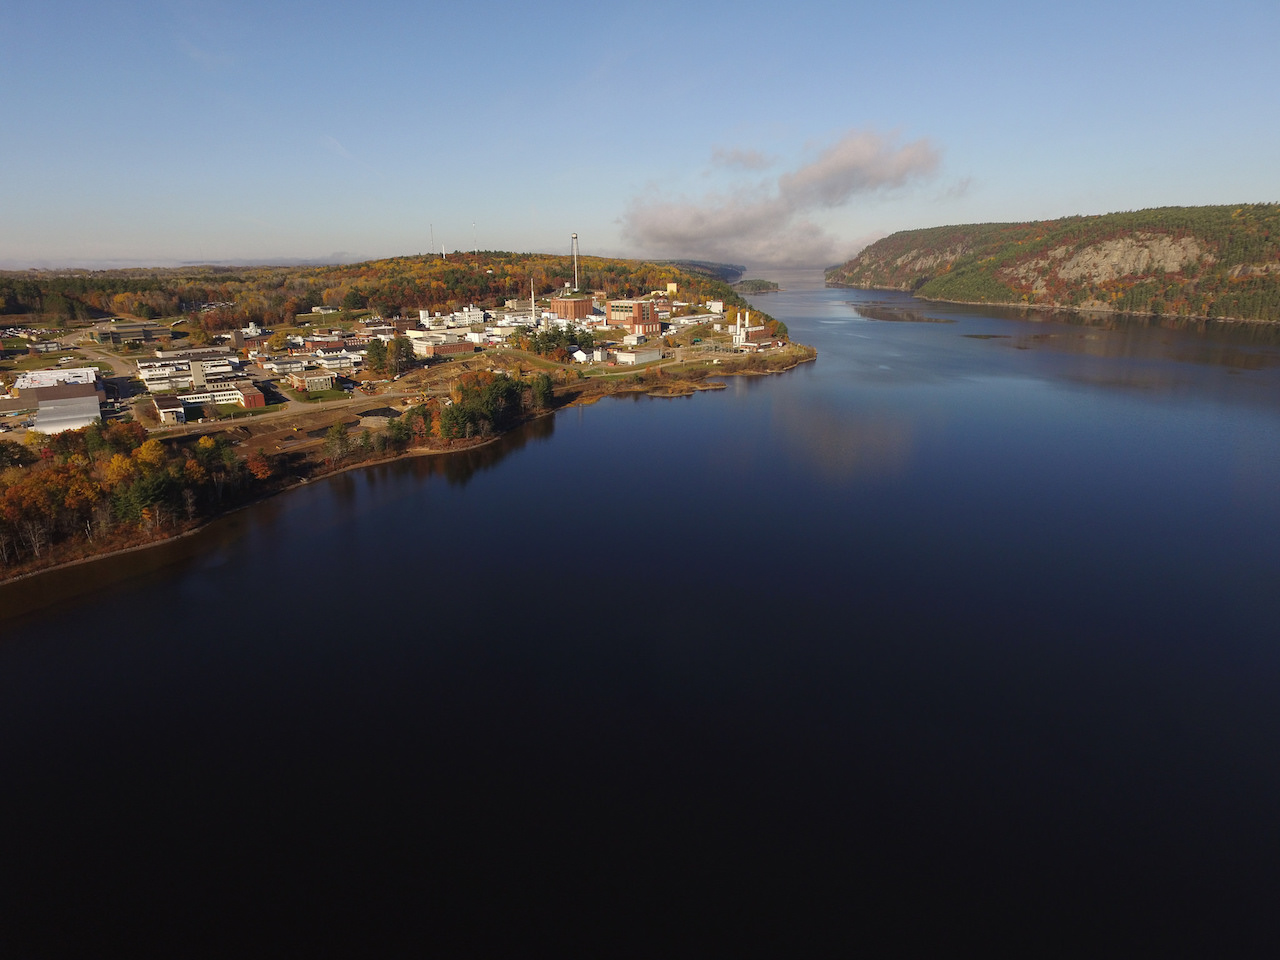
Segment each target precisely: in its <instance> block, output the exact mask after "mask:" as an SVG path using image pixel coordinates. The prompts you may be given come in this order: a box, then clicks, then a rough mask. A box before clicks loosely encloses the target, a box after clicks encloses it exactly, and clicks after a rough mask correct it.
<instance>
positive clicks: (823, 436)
mask: <svg viewBox="0 0 1280 960" xmlns="http://www.w3.org/2000/svg"><path fill="white" fill-rule="evenodd" d="M773 417H774V431H775V436H776V438H777V439H778V440H779V441H780V443H781V444H782V445H783V446H784V447H785V448H786V450H787V452H788V453H789V454H791V455H793V456H795V457H796V458H797V459H799V460H801V461H803V462H804V463H805V464H807V465H808V466H810V467H811V468H812V469H813V472H814V475H815V476H816V477H817V478H818V479H820V480H822V481H823V482H825V483H827V484H830V485H841V484H845V483H849V482H851V481H854V480H859V479H861V480H868V479H873V480H879V479H885V478H888V477H894V476H898V475H900V474H902V473H903V472H905V471H906V469H907V467H908V465H909V464H910V462H911V452H912V434H913V425H912V421H911V420H909V419H907V418H906V417H900V416H895V415H892V414H884V413H864V414H860V415H857V416H850V414H849V411H847V410H843V409H840V408H837V407H833V406H829V405H817V404H814V403H812V402H809V403H800V402H796V401H786V402H780V403H778V404H775V405H774V407H773Z"/></svg>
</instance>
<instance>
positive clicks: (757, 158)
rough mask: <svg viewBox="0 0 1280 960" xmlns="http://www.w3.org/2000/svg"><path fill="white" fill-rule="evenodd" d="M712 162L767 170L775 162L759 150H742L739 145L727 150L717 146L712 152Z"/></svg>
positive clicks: (719, 165) (720, 165) (745, 168)
mask: <svg viewBox="0 0 1280 960" xmlns="http://www.w3.org/2000/svg"><path fill="white" fill-rule="evenodd" d="M711 163H712V165H713V166H717V167H738V168H740V169H742V170H767V169H769V168H770V167H771V166H773V164H774V158H773V157H769V156H765V155H764V154H763V153H761V152H760V151H759V150H740V149H738V148H737V147H734V148H733V149H730V150H726V149H725V148H724V147H716V149H715V152H714V153H713V154H711Z"/></svg>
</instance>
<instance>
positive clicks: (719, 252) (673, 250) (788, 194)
mask: <svg viewBox="0 0 1280 960" xmlns="http://www.w3.org/2000/svg"><path fill="white" fill-rule="evenodd" d="M939 156H940V155H939V152H938V150H937V149H936V148H934V147H933V145H932V144H930V143H929V141H927V140H916V141H913V142H911V143H908V144H899V143H898V141H897V138H893V137H889V138H886V137H883V136H881V135H879V134H877V133H874V132H870V131H856V130H855V131H851V132H849V133H848V134H846V135H845V136H844V137H843V138H841V139H840V140H839V141H838V142H836V143H835V144H833V145H832V146H830V147H828V148H827V149H825V150H824V151H822V153H821V154H819V155H818V157H817V158H816V159H815V160H814V161H813V162H812V163H808V164H806V165H804V166H802V167H800V168H798V169H796V170H793V171H790V172H788V173H784V174H782V175H781V176H779V177H778V178H777V180H776V182H773V183H767V182H766V183H765V184H763V185H760V186H757V187H754V188H744V189H742V190H738V191H735V192H733V193H731V194H708V195H707V196H704V197H703V198H701V199H700V200H689V199H684V198H682V199H678V200H672V199H664V198H662V197H659V196H650V197H638V198H636V199H635V200H633V201H632V202H631V204H630V206H629V207H628V208H627V211H626V213H625V214H624V215H623V217H622V227H623V233H624V235H625V236H626V237H627V238H628V239H630V240H631V241H632V242H633V243H635V244H636V245H637V246H638V247H640V248H641V250H642V251H643V252H644V253H645V254H647V255H651V256H663V257H697V258H699V259H707V260H721V261H736V262H743V261H745V262H748V263H770V264H779V265H790V264H815V263H823V264H824V263H830V262H832V261H833V260H834V259H836V258H837V251H838V250H843V249H847V247H848V243H847V242H841V241H839V240H838V239H837V238H836V237H833V236H831V234H829V233H828V232H826V231H825V230H824V229H823V228H822V227H820V226H819V225H817V224H816V223H814V222H813V221H812V219H811V218H810V215H811V214H813V213H816V212H819V211H822V210H831V209H836V208H839V207H843V206H845V205H846V204H848V203H849V202H850V201H851V200H853V199H854V198H855V197H857V196H859V195H865V194H869V193H873V192H875V191H878V190H889V189H893V188H896V187H902V186H906V185H907V184H909V183H910V182H912V181H913V180H917V179H920V178H922V177H925V176H928V175H929V174H932V173H933V172H934V171H935V170H937V168H938V162H939ZM763 159H764V158H763V155H761V154H759V153H758V152H757V151H754V150H733V151H726V150H717V151H716V154H715V155H714V157H713V162H715V163H716V164H717V165H720V166H739V167H742V168H745V169H758V164H760V163H761V162H762V161H763Z"/></svg>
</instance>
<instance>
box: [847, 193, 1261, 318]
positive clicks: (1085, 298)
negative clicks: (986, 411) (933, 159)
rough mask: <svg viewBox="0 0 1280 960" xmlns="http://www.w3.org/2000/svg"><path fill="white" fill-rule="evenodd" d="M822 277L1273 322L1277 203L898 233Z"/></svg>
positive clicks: (1002, 299) (998, 299)
mask: <svg viewBox="0 0 1280 960" xmlns="http://www.w3.org/2000/svg"><path fill="white" fill-rule="evenodd" d="M826 279H827V283H828V284H830V285H832V286H847V287H862V288H871V289H891V290H906V291H909V292H912V293H914V294H916V295H917V296H919V297H923V298H926V299H930V300H949V301H956V302H960V303H1002V304H1013V305H1022V306H1025V305H1031V306H1036V307H1049V308H1062V309H1078V310H1100V311H1113V312H1120V313H1136V314H1154V315H1161V314H1169V315H1175V316H1188V317H1215V318H1223V319H1239V320H1271V321H1280V204H1274V203H1263V204H1244V205H1240V206H1213V207H1158V208H1153V209H1150V210H1138V211H1134V212H1129V213H1109V214H1103V215H1101V216H1082V217H1066V218H1064V219H1061V220H1046V221H1039V222H1032V223H979V224H967V225H962V226H949V227H931V228H928V229H924V230H905V231H902V232H900V233H895V234H893V235H891V236H888V237H885V238H884V239H883V240H878V241H876V242H875V243H873V244H871V245H870V246H869V247H867V248H866V249H864V250H863V251H862V252H861V253H859V254H858V255H857V256H856V257H854V258H853V259H852V260H850V261H848V262H847V263H845V264H842V265H841V266H837V267H832V268H830V269H828V270H827V271H826Z"/></svg>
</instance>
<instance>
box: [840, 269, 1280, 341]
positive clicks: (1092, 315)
mask: <svg viewBox="0 0 1280 960" xmlns="http://www.w3.org/2000/svg"><path fill="white" fill-rule="evenodd" d="M824 283H825V285H826V286H827V287H828V288H829V289H832V290H867V291H872V292H876V291H883V292H884V293H905V294H910V295H911V296H912V297H913V298H914V299H916V300H919V301H921V302H922V303H945V304H950V305H952V306H957V307H977V308H982V309H984V310H985V309H988V308H999V309H1001V310H1015V311H1020V312H1022V313H1024V314H1026V313H1036V314H1041V315H1047V316H1053V315H1067V316H1076V317H1080V318H1082V319H1084V320H1099V321H1106V320H1141V321H1143V322H1149V321H1152V320H1158V321H1161V322H1169V323H1174V324H1182V323H1191V324H1196V325H1198V326H1199V327H1200V328H1201V329H1208V328H1209V327H1211V326H1213V325H1221V326H1223V327H1237V326H1243V327H1251V328H1260V329H1277V330H1280V321H1276V320H1263V319H1257V318H1253V319H1250V318H1246V317H1207V316H1204V315H1203V314H1193V313H1165V312H1160V313H1143V312H1141V311H1137V310H1117V309H1115V308H1114V307H1102V306H1071V305H1069V304H1061V303H1027V302H1026V301H1017V302H1014V301H1004V300H991V301H987V300H948V299H944V298H942V297H926V296H922V295H921V294H919V293H912V292H911V291H910V290H903V289H901V288H899V287H873V286H865V285H862V284H853V283H840V282H838V281H835V280H825V281H824Z"/></svg>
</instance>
